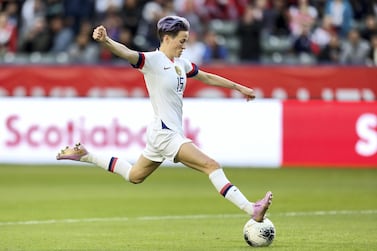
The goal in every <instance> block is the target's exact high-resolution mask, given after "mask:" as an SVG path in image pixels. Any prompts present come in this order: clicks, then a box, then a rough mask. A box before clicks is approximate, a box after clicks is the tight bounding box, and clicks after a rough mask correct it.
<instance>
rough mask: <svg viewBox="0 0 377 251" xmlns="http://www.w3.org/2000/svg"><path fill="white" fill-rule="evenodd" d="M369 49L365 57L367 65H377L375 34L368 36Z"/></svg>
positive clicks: (376, 38) (376, 36)
mask: <svg viewBox="0 0 377 251" xmlns="http://www.w3.org/2000/svg"><path fill="white" fill-rule="evenodd" d="M370 40H371V41H370V44H371V49H370V52H369V55H368V59H367V65H369V66H377V34H374V35H372V37H371V38H370Z"/></svg>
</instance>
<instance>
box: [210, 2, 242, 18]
mask: <svg viewBox="0 0 377 251" xmlns="http://www.w3.org/2000/svg"><path fill="white" fill-rule="evenodd" d="M247 3H248V2H247V1H242V0H206V1H205V3H204V5H205V9H207V11H208V16H209V18H210V19H221V20H236V19H238V17H240V16H241V15H242V14H243V11H244V9H245V7H246V5H247Z"/></svg>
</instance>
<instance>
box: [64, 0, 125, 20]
mask: <svg viewBox="0 0 377 251" xmlns="http://www.w3.org/2000/svg"><path fill="white" fill-rule="evenodd" d="M71 1H72V0H71ZM80 2H81V1H80ZM122 5H123V0H95V4H94V7H95V8H94V9H95V13H96V17H97V21H98V22H101V20H103V19H104V18H105V15H106V13H107V12H108V11H109V10H112V11H118V10H120V9H121V8H122Z"/></svg>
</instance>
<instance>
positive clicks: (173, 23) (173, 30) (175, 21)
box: [157, 16, 190, 41]
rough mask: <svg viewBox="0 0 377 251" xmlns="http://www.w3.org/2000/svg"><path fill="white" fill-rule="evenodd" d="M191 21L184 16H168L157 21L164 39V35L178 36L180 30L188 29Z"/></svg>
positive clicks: (158, 31) (159, 32)
mask: <svg viewBox="0 0 377 251" xmlns="http://www.w3.org/2000/svg"><path fill="white" fill-rule="evenodd" d="M189 29H190V23H189V22H188V21H187V19H186V18H184V17H179V16H166V17H163V18H161V19H160V20H159V21H158V23H157V33H158V36H159V38H160V41H162V38H163V37H164V35H166V34H167V35H171V36H173V37H175V36H177V34H178V32H180V31H188V30H189Z"/></svg>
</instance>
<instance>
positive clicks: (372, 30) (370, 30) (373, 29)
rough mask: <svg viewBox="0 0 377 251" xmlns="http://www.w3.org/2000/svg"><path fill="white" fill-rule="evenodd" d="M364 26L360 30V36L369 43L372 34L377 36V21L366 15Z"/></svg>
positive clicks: (372, 16)
mask: <svg viewBox="0 0 377 251" xmlns="http://www.w3.org/2000/svg"><path fill="white" fill-rule="evenodd" d="M364 23H365V26H364V27H363V28H362V29H361V30H360V35H361V37H362V38H364V39H365V40H368V41H370V39H371V38H372V36H373V35H374V34H377V19H376V17H375V16H374V15H370V14H369V15H367V16H366V17H365V18H364Z"/></svg>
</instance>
